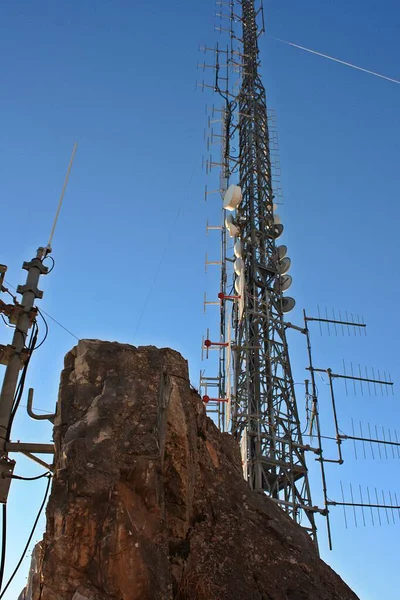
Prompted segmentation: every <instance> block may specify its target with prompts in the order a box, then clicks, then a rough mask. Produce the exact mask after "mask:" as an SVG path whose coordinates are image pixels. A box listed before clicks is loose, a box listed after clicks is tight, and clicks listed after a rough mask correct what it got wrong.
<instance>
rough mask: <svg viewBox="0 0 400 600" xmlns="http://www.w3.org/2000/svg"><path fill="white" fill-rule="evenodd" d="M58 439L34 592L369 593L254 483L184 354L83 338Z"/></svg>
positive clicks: (58, 598)
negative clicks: (346, 578)
mask: <svg viewBox="0 0 400 600" xmlns="http://www.w3.org/2000/svg"><path fill="white" fill-rule="evenodd" d="M54 439H55V446H56V455H55V466H56V469H55V477H54V481H53V487H52V492H51V497H50V501H49V504H48V507H47V529H46V534H45V537H44V541H43V542H42V543H41V544H40V546H38V547H37V548H36V564H37V568H36V569H35V573H34V574H33V576H31V581H30V586H31V588H30V589H31V591H30V592H29V594H30V596H31V598H32V600H172V599H175V600H192V599H197V600H228V599H229V600H245V599H252V600H317V599H318V600H356V596H355V594H354V593H353V592H352V591H351V590H350V589H349V588H348V587H347V586H346V585H345V584H344V583H343V581H342V580H341V579H340V578H339V577H338V576H337V575H336V574H335V573H334V572H333V571H332V570H331V569H330V568H329V567H328V566H327V565H326V564H325V563H323V562H322V561H321V560H320V559H319V558H318V557H317V555H316V552H315V550H314V546H313V544H312V542H311V541H310V539H309V538H308V536H307V534H305V533H304V532H303V531H302V530H301V529H300V528H299V527H298V526H297V525H296V524H295V523H293V522H292V521H291V520H290V519H289V518H288V517H287V516H286V515H285V514H284V513H283V512H282V511H281V509H280V508H279V507H277V506H276V505H275V504H274V503H273V502H272V501H270V500H269V499H268V498H266V497H265V496H264V495H262V494H259V493H255V492H252V491H251V490H250V489H249V488H248V486H247V484H246V482H245V481H244V480H243V477H242V472H241V462H240V455H239V451H238V448H237V446H236V443H235V442H234V440H233V439H232V438H231V437H230V436H229V435H228V434H223V433H221V432H220V431H218V430H217V428H216V427H215V425H214V424H213V422H212V421H211V420H210V419H208V418H207V417H206V415H205V410H204V407H203V404H202V402H201V400H200V398H199V396H198V394H197V393H196V391H195V390H193V389H192V388H191V387H190V383H189V380H188V369H187V364H186V361H185V360H184V359H183V358H182V357H181V356H180V355H179V354H178V353H177V352H174V351H172V350H168V349H163V350H158V349H156V348H154V347H140V348H135V347H132V346H128V345H123V344H117V343H110V342H99V341H93V340H86V341H81V342H79V344H78V345H77V346H76V347H75V348H74V349H73V350H72V352H70V353H69V354H68V355H67V357H66V360H65V368H64V370H63V373H62V376H61V387H60V397H59V403H58V415H57V420H56V423H55V429H54Z"/></svg>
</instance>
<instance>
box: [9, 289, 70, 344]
mask: <svg viewBox="0 0 400 600" xmlns="http://www.w3.org/2000/svg"><path fill="white" fill-rule="evenodd" d="M4 281H5V283H6V284H7V285H9V286H10V288H11V289H13V290H15V291H16V290H17V288H16V287H14V286H13V285H12V284H11V283H10V282H9V281H7V280H4ZM11 295H12V294H11ZM13 298H14V296H13ZM41 312H42V313H43V314H45V315H46V317H48V318H49V319H51V320H52V321H54V323H56V325H58V326H59V327H61V329H64V331H66V332H67V333H69V335H72V337H74V338H75V339H76V340H78V342H79V340H80V338H79V337H78V336H77V335H75V334H74V333H72V331H70V330H69V329H67V328H66V327H65V326H64V325H62V323H60V322H59V321H57V319H55V318H54V317H52V316H51V315H49V313H47V312H46V311H45V310H43V308H42V309H41Z"/></svg>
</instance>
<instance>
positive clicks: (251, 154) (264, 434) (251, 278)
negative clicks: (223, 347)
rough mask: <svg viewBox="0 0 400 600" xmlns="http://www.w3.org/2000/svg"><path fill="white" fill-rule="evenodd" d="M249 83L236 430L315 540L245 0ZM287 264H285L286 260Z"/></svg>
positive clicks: (261, 482)
mask: <svg viewBox="0 0 400 600" xmlns="http://www.w3.org/2000/svg"><path fill="white" fill-rule="evenodd" d="M241 5H242V17H241V20H242V31H243V53H242V61H243V75H242V85H241V88H240V92H239V96H238V102H239V119H238V125H239V174H240V187H241V191H242V196H243V199H242V201H241V203H240V205H239V207H238V209H237V219H238V221H239V222H240V224H241V236H240V239H241V242H242V248H243V256H242V260H243V263H244V267H243V274H242V275H241V276H240V277H243V286H242V290H243V291H242V293H243V305H244V306H243V314H242V316H241V315H240V314H239V311H236V312H237V313H238V314H237V315H236V318H235V331H236V336H235V338H236V349H235V351H234V385H235V396H234V398H232V430H233V432H234V433H235V434H236V435H237V436H238V437H243V436H245V437H246V438H247V440H246V446H247V452H248V456H247V478H248V481H249V482H250V485H251V487H252V488H253V489H256V490H265V491H267V492H268V493H269V495H270V496H271V497H272V498H274V499H275V500H276V501H277V502H278V503H279V504H281V505H282V506H283V507H284V508H285V509H286V510H287V512H289V513H290V514H291V516H292V517H293V518H294V519H296V520H297V518H298V517H299V514H300V509H301V511H302V512H305V514H306V515H307V517H308V521H309V527H310V530H311V534H312V535H313V536H314V537H315V534H316V528H315V523H314V511H313V509H312V503H311V495H310V488H309V483H308V476H307V467H306V461H305V452H304V445H303V441H302V436H301V428H300V420H299V416H298V411H297V405H296V397H295V391H294V383H293V376H292V371H291V366H290V359H289V351H288V344H287V340H286V328H285V322H284V316H283V314H284V312H286V311H287V308H289V306H288V305H291V304H293V302H291V301H290V300H289V298H283V296H282V282H283V273H282V271H283V267H282V265H283V264H286V263H284V262H283V261H284V257H282V255H281V254H280V252H279V250H278V249H277V246H276V242H275V240H276V238H277V237H278V236H279V233H280V231H281V228H279V227H276V224H275V219H274V213H273V199H274V194H273V190H272V178H271V159H270V150H269V133H268V121H267V107H266V95H265V89H264V86H263V83H262V81H261V78H260V75H259V72H258V67H259V58H258V53H259V51H258V35H259V32H258V27H257V23H256V10H255V6H254V1H253V0H242V2H241ZM282 259H283V260H282Z"/></svg>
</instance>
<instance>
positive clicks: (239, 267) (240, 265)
mask: <svg viewBox="0 0 400 600" xmlns="http://www.w3.org/2000/svg"><path fill="white" fill-rule="evenodd" d="M233 268H234V269H235V273H236V275H241V274H242V273H243V269H244V262H243V259H242V258H237V259H236V260H235V262H234V263H233Z"/></svg>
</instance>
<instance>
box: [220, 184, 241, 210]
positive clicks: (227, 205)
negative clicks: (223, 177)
mask: <svg viewBox="0 0 400 600" xmlns="http://www.w3.org/2000/svg"><path fill="white" fill-rule="evenodd" d="M241 201H242V189H241V187H240V186H239V185H234V184H232V185H230V186H229V187H228V189H227V190H226V192H225V196H224V204H223V207H224V209H225V210H235V209H236V208H237V207H238V206H239V204H240V203H241Z"/></svg>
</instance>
